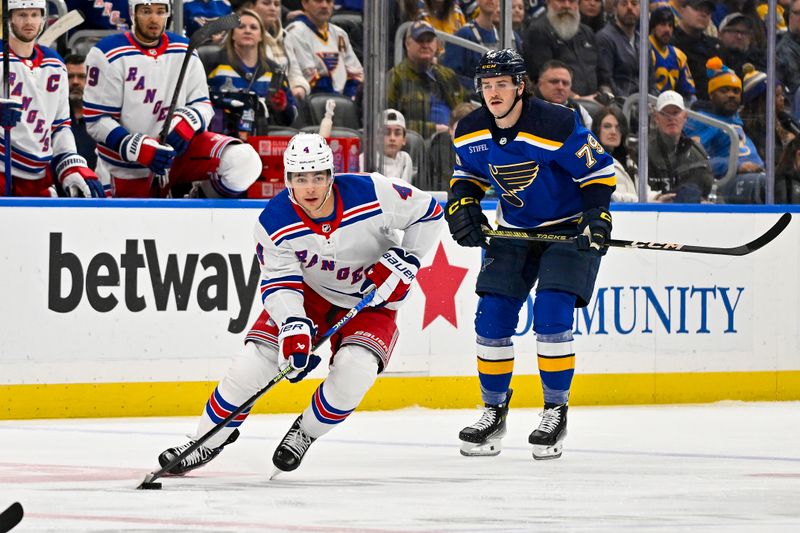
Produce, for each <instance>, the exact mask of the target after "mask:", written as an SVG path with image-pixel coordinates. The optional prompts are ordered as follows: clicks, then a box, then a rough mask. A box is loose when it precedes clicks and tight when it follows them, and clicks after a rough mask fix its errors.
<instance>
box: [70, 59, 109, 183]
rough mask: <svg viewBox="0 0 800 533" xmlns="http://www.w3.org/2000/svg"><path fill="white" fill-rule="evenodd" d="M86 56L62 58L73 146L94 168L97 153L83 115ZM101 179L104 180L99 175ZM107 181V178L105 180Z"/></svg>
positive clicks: (88, 165) (87, 163)
mask: <svg viewBox="0 0 800 533" xmlns="http://www.w3.org/2000/svg"><path fill="white" fill-rule="evenodd" d="M84 61H86V58H85V57H84V56H81V55H76V54H70V55H68V56H67V57H65V58H64V63H66V64H67V76H68V77H69V116H70V120H71V122H72V135H73V136H74V137H75V146H76V147H77V148H78V155H80V156H82V157H83V158H84V159H86V166H87V167H89V168H91V169H94V168H96V167H97V154H96V153H95V151H94V149H95V146H96V143H95V142H94V139H92V137H91V135H89V133H88V132H87V131H86V120H85V119H84V117H83V89H84V88H85V87H86V65H85V64H84ZM100 178H101V181H104V180H103V179H102V178H103V177H102V176H100ZM105 182H106V183H107V180H105Z"/></svg>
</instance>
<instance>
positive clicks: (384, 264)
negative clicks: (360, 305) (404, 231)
mask: <svg viewBox="0 0 800 533" xmlns="http://www.w3.org/2000/svg"><path fill="white" fill-rule="evenodd" d="M417 270H419V259H417V258H416V257H414V255H413V254H410V253H408V252H406V251H405V250H403V249H402V248H389V249H388V250H387V251H386V252H385V253H384V254H383V256H382V257H381V258H380V261H378V262H377V263H375V265H373V267H372V268H371V269H369V271H368V272H367V279H366V280H364V283H362V284H361V294H365V293H366V292H368V291H369V290H370V289H371V288H372V287H375V296H374V297H373V298H372V301H371V302H370V304H369V305H370V306H372V307H380V306H384V305H386V304H389V303H393V302H400V301H402V300H403V299H404V298H405V297H406V295H407V294H408V291H409V290H411V282H412V281H414V278H415V277H417Z"/></svg>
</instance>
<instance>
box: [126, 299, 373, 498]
mask: <svg viewBox="0 0 800 533" xmlns="http://www.w3.org/2000/svg"><path fill="white" fill-rule="evenodd" d="M374 297H375V291H374V290H373V291H370V292H369V293H367V295H366V296H364V298H362V299H361V301H360V302H358V303H357V304H356V305H355V307H353V308H352V309H350V310H349V311H348V312H347V314H345V315H344V316H343V317H342V318H340V319H339V321H338V322H336V324H334V325H333V326H331V328H330V329H329V330H328V331H326V332H325V333H324V334H323V335H322V336H321V337H320V338H319V339H317V342H315V343H314V344H313V346H311V351H312V352H313V351H315V350H316V349H317V348H319V347H320V346H321V345H322V343H323V342H325V341H326V340H328V338H329V337H330V336H331V335H333V334H334V333H336V332H337V331H339V330H340V329H341V328H342V326H344V325H345V324H347V323H348V322H350V320H351V319H352V318H353V317H354V316H356V315H357V314H358V313H359V312H360V311H361V310H362V309H364V308H365V307H366V306H367V305H369V303H370V302H371V301H372V299H373V298H374ZM291 371H292V366H291V365H286V368H284V369H283V370H281V371H280V372H278V374H277V375H276V376H275V377H274V378H272V379H271V380H270V381H269V383H267V384H266V386H264V388H263V389H261V390H259V391H258V392H256V393H255V394H253V395H252V396H251V397H250V398H248V399H247V400H246V401H245V402H244V403H243V404H242V405H240V406H239V407H238V408H237V409H235V410H234V411H233V412H232V413H231V414H229V415H228V416H226V417H225V419H224V420H222V422H219V423H218V424H217V425H216V426H214V427H213V428H211V429H210V430H208V431H207V432H206V434H205V435H203V436H202V437H200V438H199V439H197V440H196V441H195V442H194V443H193V444H192V445H191V446H189V447H188V448H186V449H185V450H184V451H183V453H181V454H180V455H177V456H175V457H174V458H173V459H172V461H170V462H169V463H168V464H167V465H166V466H164V467H162V468H161V469H160V470H157V471H155V472H151V473H149V474H147V475H146V476H145V477H144V481H142V483H141V484H140V485H139V486H138V487H136V488H137V489H156V490H158V489H160V488H161V483H154V481H155V480H156V479H158V478H160V477H161V476H163V475H164V474H165V473H167V472H169V471H170V470H171V469H172V467H174V466H175V465H177V464H178V463H180V462H181V461H182V460H184V459H185V458H186V457H188V456H189V455H191V454H192V452H194V451H195V450H196V449H197V448H199V447H200V446H202V445H203V444H204V443H205V442H206V441H208V439H210V438H211V437H213V436H214V435H216V434H217V433H218V432H219V431H221V430H222V428H224V427H225V426H227V425H228V422H230V421H231V420H233V419H234V418H236V417H237V416H239V415H240V414H242V413H243V412H244V411H245V410H246V409H247V408H249V407H250V406H251V405H253V404H254V403H256V401H257V400H258V399H259V398H261V396H263V395H264V394H265V393H266V392H267V391H268V390H270V389H271V388H272V387H274V386H275V385H276V384H277V383H278V382H279V381H281V380H282V379H283V378H285V377H286V375H287V374H289V373H290V372H291Z"/></svg>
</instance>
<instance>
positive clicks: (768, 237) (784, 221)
mask: <svg viewBox="0 0 800 533" xmlns="http://www.w3.org/2000/svg"><path fill="white" fill-rule="evenodd" d="M791 220H792V214H791V213H784V214H783V215H781V218H779V219H778V221H777V222H776V223H775V225H773V226H772V227H771V228H770V229H768V230H767V231H766V232H765V233H764V234H762V235H761V236H759V237H757V238H756V239H755V240H753V241H751V242H748V243H747V244H742V245H741V246H734V247H732V248H718V247H714V246H694V245H691V244H674V243H663V242H652V241H647V242H646V241H623V240H618V239H610V240H608V241H606V243H605V246H608V247H613V248H643V249H647V250H662V251H665V252H689V253H695V254H714V255H737V256H738V255H747V254H749V253H751V252H755V251H756V250H758V249H759V248H762V247H763V246H765V245H767V244H769V243H770V242H772V240H774V239H775V237H777V236H778V235H780V234H781V232H782V231H783V230H784V229H786V226H788V225H789V222H790V221H791ZM483 233H484V235H486V236H487V237H495V238H499V239H520V240H524V241H535V242H575V240H576V237H574V236H569V235H559V234H557V233H532V232H528V231H524V230H505V229H490V228H488V227H486V226H484V229H483Z"/></svg>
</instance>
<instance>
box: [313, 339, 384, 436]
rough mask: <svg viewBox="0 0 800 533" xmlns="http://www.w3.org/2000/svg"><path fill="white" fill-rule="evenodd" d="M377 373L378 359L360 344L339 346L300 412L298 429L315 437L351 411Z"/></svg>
mask: <svg viewBox="0 0 800 533" xmlns="http://www.w3.org/2000/svg"><path fill="white" fill-rule="evenodd" d="M377 375H378V358H377V356H376V355H375V354H374V353H372V352H371V351H369V350H367V349H366V348H364V347H362V346H356V345H353V344H348V345H345V346H342V347H341V348H340V349H339V351H338V352H336V357H335V358H334V359H333V364H332V365H331V370H330V373H329V374H328V377H327V378H326V379H325V381H323V382H322V383H321V384H320V386H319V387H317V390H316V391H315V392H314V396H312V398H311V405H309V406H308V407H307V408H306V410H305V411H303V422H302V428H303V431H305V432H306V433H307V434H308V435H310V436H311V437H314V438H315V439H316V438H319V437H321V436H322V435H324V434H325V433H327V432H328V431H330V430H331V429H333V428H334V427H335V426H336V425H337V424H339V423H341V422H342V421H344V419H345V418H347V417H348V416H349V415H350V413H352V412H353V411H354V410H355V408H356V407H358V404H359V403H361V400H362V399H363V398H364V395H365V394H366V393H367V391H368V390H369V388H370V387H371V386H372V384H373V383H375V378H376V377H377Z"/></svg>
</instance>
